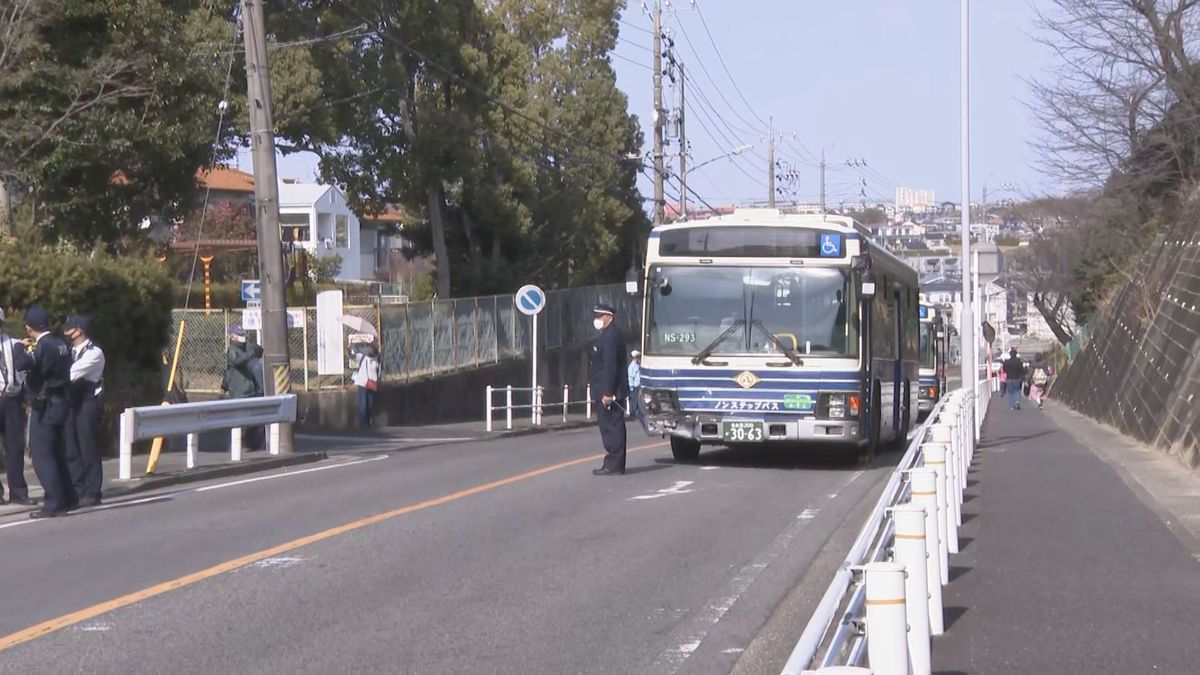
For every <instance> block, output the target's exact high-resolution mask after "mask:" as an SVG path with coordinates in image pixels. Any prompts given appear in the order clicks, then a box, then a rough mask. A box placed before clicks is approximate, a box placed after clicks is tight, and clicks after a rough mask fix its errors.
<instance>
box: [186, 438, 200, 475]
mask: <svg viewBox="0 0 1200 675" xmlns="http://www.w3.org/2000/svg"><path fill="white" fill-rule="evenodd" d="M199 449H200V434H197V433H190V434H188V435H187V468H189V469H194V468H196V451H197V450H199Z"/></svg>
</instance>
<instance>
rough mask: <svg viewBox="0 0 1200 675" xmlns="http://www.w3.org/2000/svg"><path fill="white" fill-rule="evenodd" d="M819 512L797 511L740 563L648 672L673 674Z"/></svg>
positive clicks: (855, 476)
mask: <svg viewBox="0 0 1200 675" xmlns="http://www.w3.org/2000/svg"><path fill="white" fill-rule="evenodd" d="M864 473H866V472H865V471H856V472H854V473H853V474H851V475H850V476H849V477H848V478H847V479H846V480H845V481H843V482H842V484H841V486H839V488H838V489H839V490H841V489H843V488H845V487H846V486H848V485H850V484H851V483H853V482H854V481H855V480H857V479H858V478H859V477H860V476H862V475H863V474H864ZM836 497H837V493H834V494H832V495H828V498H829V499H830V500H832V499H834V498H836ZM805 513H812V514H813V517H812V518H804V517H803V516H804V514H805ZM819 513H820V508H818V507H813V508H808V509H805V510H804V511H801V512H800V516H798V517H797V518H796V519H795V520H794V521H793V522H792V524H791V525H789V526H788V527H787V528H785V529H784V530H783V532H781V533H780V534H779V535H778V536H777V537H775V539H774V540H773V541H772V542H771V543H770V544H768V545H767V547H766V548H765V549H763V552H762V553H760V554H759V555H758V556H757V557H755V558H754V560H753V561H751V562H750V563H749V564H747V565H745V566H743V567H742V568H741V569H740V570H738V573H737V574H736V575H735V576H734V577H733V579H732V580H731V581H730V582H729V585H728V587H727V588H726V589H725V590H726V593H725V594H724V595H722V596H721V597H719V598H717V599H715V600H712V601H710V602H709V603H708V604H706V605H705V606H704V607H702V608H701V609H699V610H698V611H696V612H695V613H693V614H692V618H691V620H690V621H687V622H686V624H685V625H684V626H683V627H682V628H680V629H679V630H677V631H676V632H674V633H673V634H672V636H671V642H672V643H674V644H676V645H677V646H676V647H673V648H671V649H668V650H667V651H665V652H663V653H662V654H659V656H658V658H657V659H655V660H654V663H653V664H652V665H651V667H650V670H649V671H648V672H652V673H674V672H676V671H677V670H679V668H680V667H682V666H683V662H684V661H686V660H687V659H688V657H689V656H691V655H692V653H693V652H695V651H696V650H697V649H699V647H700V643H701V642H703V641H704V638H705V637H706V636H707V635H708V632H709V631H710V630H712V628H713V627H714V626H716V625H717V624H718V623H719V622H720V621H721V619H722V618H724V617H725V614H726V613H727V612H728V611H729V610H730V609H731V608H732V607H733V606H734V604H736V603H737V601H738V599H739V598H741V597H742V594H744V593H745V592H746V591H747V590H749V589H750V587H751V586H752V585H753V584H754V582H755V581H756V580H757V579H758V576H759V575H760V574H762V571H763V570H765V569H766V568H767V567H769V566H770V565H771V563H773V562H775V560H776V559H777V558H779V556H781V555H783V554H784V553H785V552H786V551H787V550H788V549H790V548H791V546H792V542H794V541H795V540H796V538H797V537H799V536H800V533H801V532H803V531H804V529H805V527H807V526H808V524H809V523H811V522H813V521H814V520H815V519H816V515H817V514H819Z"/></svg>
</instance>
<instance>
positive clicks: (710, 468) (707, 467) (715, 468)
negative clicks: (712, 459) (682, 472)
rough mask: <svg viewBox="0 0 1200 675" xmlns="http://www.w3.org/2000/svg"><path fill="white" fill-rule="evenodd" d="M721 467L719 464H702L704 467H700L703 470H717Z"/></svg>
mask: <svg viewBox="0 0 1200 675" xmlns="http://www.w3.org/2000/svg"><path fill="white" fill-rule="evenodd" d="M719 468H721V467H719V466H702V467H700V470H701V471H716V470H717V469H719Z"/></svg>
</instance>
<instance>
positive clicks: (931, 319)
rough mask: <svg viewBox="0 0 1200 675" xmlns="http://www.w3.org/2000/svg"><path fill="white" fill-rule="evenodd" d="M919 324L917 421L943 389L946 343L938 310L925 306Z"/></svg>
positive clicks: (919, 316) (927, 410) (921, 310)
mask: <svg viewBox="0 0 1200 675" xmlns="http://www.w3.org/2000/svg"><path fill="white" fill-rule="evenodd" d="M917 316H918V318H919V319H920V323H921V344H920V347H921V350H920V354H921V358H920V367H919V373H920V382H921V385H920V388H919V389H918V392H917V411H918V412H919V413H920V418H921V419H924V418H925V416H926V415H928V414H929V413H930V412H932V411H933V407H934V406H935V405H937V402H938V399H940V398H941V397H942V391H943V390H944V389H945V384H946V381H945V375H946V359H947V357H948V353H947V352H948V349H947V347H948V342H947V340H946V333H945V327H944V326H943V324H942V319H941V317H940V316H938V314H937V309H935V308H934V307H932V306H930V305H926V304H924V303H922V304H921V306H920V309H918V313H917Z"/></svg>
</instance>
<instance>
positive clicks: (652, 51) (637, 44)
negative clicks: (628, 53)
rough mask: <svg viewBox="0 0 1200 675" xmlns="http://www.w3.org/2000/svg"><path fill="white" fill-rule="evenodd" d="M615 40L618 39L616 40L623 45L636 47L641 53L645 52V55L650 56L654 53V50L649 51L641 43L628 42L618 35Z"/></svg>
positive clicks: (627, 39)
mask: <svg viewBox="0 0 1200 675" xmlns="http://www.w3.org/2000/svg"><path fill="white" fill-rule="evenodd" d="M647 32H649V31H647ZM617 39H618V40H620V41H621V42H624V43H625V44H627V45H630V46H632V47H637V48H638V49H640V50H642V51H644V52H647V53H650V54H653V53H654V50H653V49H651V48H649V47H647V46H646V45H644V44H642V43H640V42H634V41H633V40H630V39H629V38H624V37H621V36H620V35H618V36H617Z"/></svg>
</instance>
